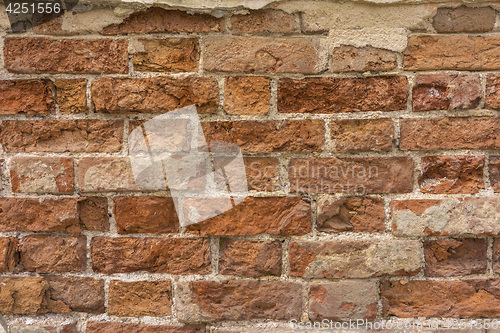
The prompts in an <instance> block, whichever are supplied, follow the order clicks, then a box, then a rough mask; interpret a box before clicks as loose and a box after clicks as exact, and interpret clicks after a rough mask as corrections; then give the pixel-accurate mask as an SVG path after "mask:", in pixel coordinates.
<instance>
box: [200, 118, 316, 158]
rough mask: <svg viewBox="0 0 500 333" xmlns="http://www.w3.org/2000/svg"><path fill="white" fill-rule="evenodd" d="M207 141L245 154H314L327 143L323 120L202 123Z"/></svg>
mask: <svg viewBox="0 0 500 333" xmlns="http://www.w3.org/2000/svg"><path fill="white" fill-rule="evenodd" d="M202 127H203V132H204V133H205V137H206V139H207V141H210V142H214V141H218V142H229V143H234V144H237V145H238V146H240V148H241V150H242V151H244V152H274V151H279V152H284V151H290V152H295V151H296V152H314V151H321V150H322V149H323V143H324V131H325V130H324V123H323V121H322V120H283V121H253V120H242V121H222V122H207V123H202Z"/></svg>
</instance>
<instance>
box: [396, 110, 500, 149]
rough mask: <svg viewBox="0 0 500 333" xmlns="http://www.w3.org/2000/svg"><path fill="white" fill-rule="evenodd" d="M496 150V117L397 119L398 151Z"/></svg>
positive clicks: (499, 132)
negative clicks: (399, 123) (399, 136)
mask: <svg viewBox="0 0 500 333" xmlns="http://www.w3.org/2000/svg"><path fill="white" fill-rule="evenodd" d="M499 148H500V119H499V118H495V117H470V118H420V119H402V120H401V141H400V149H402V150H440V149H499Z"/></svg>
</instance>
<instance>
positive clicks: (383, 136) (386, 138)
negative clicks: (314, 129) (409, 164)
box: [330, 119, 394, 152]
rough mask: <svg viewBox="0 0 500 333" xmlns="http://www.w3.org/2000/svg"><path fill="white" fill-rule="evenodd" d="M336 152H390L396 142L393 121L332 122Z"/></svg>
mask: <svg viewBox="0 0 500 333" xmlns="http://www.w3.org/2000/svg"><path fill="white" fill-rule="evenodd" d="M330 133H331V135H332V137H331V139H332V142H333V149H334V150H335V151H341V152H346V151H390V150H392V141H393V140H394V124H393V123H392V120H391V119H341V120H334V121H332V122H330Z"/></svg>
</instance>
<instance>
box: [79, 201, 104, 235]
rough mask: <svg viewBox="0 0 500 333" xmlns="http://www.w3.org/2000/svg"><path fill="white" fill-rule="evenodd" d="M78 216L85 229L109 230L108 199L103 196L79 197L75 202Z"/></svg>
mask: <svg viewBox="0 0 500 333" xmlns="http://www.w3.org/2000/svg"><path fill="white" fill-rule="evenodd" d="M77 209H78V216H79V218H80V222H81V223H82V225H83V226H84V227H85V230H91V231H107V230H109V216H108V199H107V198H104V197H87V198H80V199H79V200H78V203H77Z"/></svg>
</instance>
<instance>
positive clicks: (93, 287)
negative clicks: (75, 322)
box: [0, 276, 104, 332]
mask: <svg viewBox="0 0 500 333" xmlns="http://www.w3.org/2000/svg"><path fill="white" fill-rule="evenodd" d="M0 291H1V292H0V305H1V306H0V313H2V314H43V313H49V312H54V313H71V312H72V311H76V312H89V313H103V312H104V281H103V280H94V279H92V278H78V277H62V276H46V277H35V276H29V277H3V278H1V279H0ZM70 332H71V331H70Z"/></svg>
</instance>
